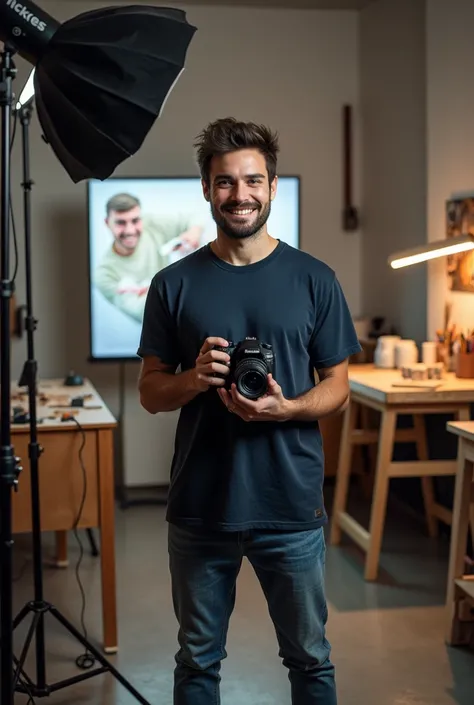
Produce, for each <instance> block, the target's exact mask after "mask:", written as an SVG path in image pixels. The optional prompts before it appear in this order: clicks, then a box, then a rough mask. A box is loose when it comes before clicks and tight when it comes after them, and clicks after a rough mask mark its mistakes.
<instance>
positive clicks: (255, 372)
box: [234, 359, 268, 399]
mask: <svg viewBox="0 0 474 705" xmlns="http://www.w3.org/2000/svg"><path fill="white" fill-rule="evenodd" d="M267 374H268V372H267V366H266V365H265V363H264V362H262V361H261V360H255V359H254V360H249V359H247V360H242V362H241V363H239V364H238V365H237V367H236V370H235V375H234V376H235V383H236V385H237V389H238V390H239V392H240V393H241V394H242V396H243V397H246V398H247V399H258V398H259V397H261V396H263V394H265V392H266V391H267Z"/></svg>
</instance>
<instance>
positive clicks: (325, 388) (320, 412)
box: [287, 377, 349, 421]
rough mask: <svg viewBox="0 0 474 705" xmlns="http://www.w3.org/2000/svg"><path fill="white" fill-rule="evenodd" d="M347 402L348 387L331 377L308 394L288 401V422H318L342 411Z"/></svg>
mask: <svg viewBox="0 0 474 705" xmlns="http://www.w3.org/2000/svg"><path fill="white" fill-rule="evenodd" d="M348 400H349V387H348V385H345V384H342V383H341V382H340V381H339V380H334V379H332V378H331V377H328V378H326V379H323V380H322V381H321V382H319V384H317V385H316V386H315V387H313V389H310V390H309V392H305V393H304V394H302V395H301V396H299V397H296V398H295V399H288V400H287V402H288V420H293V421H318V420H319V419H322V418H324V417H325V416H331V415H332V414H335V413H337V412H340V411H343V410H344V409H345V408H346V406H347V402H348Z"/></svg>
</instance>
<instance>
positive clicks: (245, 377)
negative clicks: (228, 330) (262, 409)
mask: <svg viewBox="0 0 474 705" xmlns="http://www.w3.org/2000/svg"><path fill="white" fill-rule="evenodd" d="M214 350H222V352H225V353H227V354H228V355H229V356H230V362H229V370H230V371H229V374H228V375H225V376H224V375H216V376H217V377H223V378H224V379H225V380H226V387H229V388H230V386H231V384H232V382H235V385H236V387H237V389H238V391H239V392H240V394H242V396H243V397H246V398H247V399H258V398H259V397H261V396H263V395H264V394H265V393H266V391H267V375H269V374H272V373H273V366H274V362H275V358H274V355H273V349H272V346H271V345H269V344H268V343H262V342H261V341H260V340H257V338H250V337H249V338H244V340H242V341H241V342H240V343H237V344H236V345H234V343H232V342H231V341H229V346H228V347H224V346H221V345H215V346H214Z"/></svg>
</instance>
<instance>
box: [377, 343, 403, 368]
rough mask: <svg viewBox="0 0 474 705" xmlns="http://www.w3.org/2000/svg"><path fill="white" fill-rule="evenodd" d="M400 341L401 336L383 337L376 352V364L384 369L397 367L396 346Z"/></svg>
mask: <svg viewBox="0 0 474 705" xmlns="http://www.w3.org/2000/svg"><path fill="white" fill-rule="evenodd" d="M399 340H400V336H399V335H381V336H380V338H378V340H377V346H376V348H375V352H374V364H375V366H376V367H382V368H383V369H386V370H387V369H388V370H390V369H393V368H394V367H395V345H396V343H397V342H398V341H399Z"/></svg>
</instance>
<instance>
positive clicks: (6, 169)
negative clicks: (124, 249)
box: [0, 44, 21, 705]
mask: <svg viewBox="0 0 474 705" xmlns="http://www.w3.org/2000/svg"><path fill="white" fill-rule="evenodd" d="M13 54H14V51H13V50H12V49H11V48H10V47H9V45H8V44H5V46H4V50H3V52H2V54H1V59H0V62H1V63H0V67H1V68H0V108H1V112H2V130H1V135H2V137H1V140H2V145H1V148H2V159H1V178H2V186H1V190H2V194H1V209H2V212H1V220H2V224H1V242H0V255H1V262H0V336H1V337H0V595H1V611H0V622H1V625H0V634H1V641H0V647H1V658H0V674H1V679H0V680H1V682H0V696H1V705H11V704H12V703H13V672H12V662H13V633H12V610H13V608H12V602H13V588H12V580H13V558H12V557H13V541H12V490H13V489H16V488H17V484H18V475H19V473H20V471H21V468H20V466H19V464H18V463H19V459H18V458H16V457H15V455H14V452H13V447H12V445H11V430H10V407H11V389H10V368H11V351H10V348H11V339H10V301H11V297H12V293H13V285H12V282H11V281H10V279H9V276H10V274H9V272H10V123H11V105H12V79H13V77H14V76H15V66H14V64H13V58H12V57H13Z"/></svg>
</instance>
